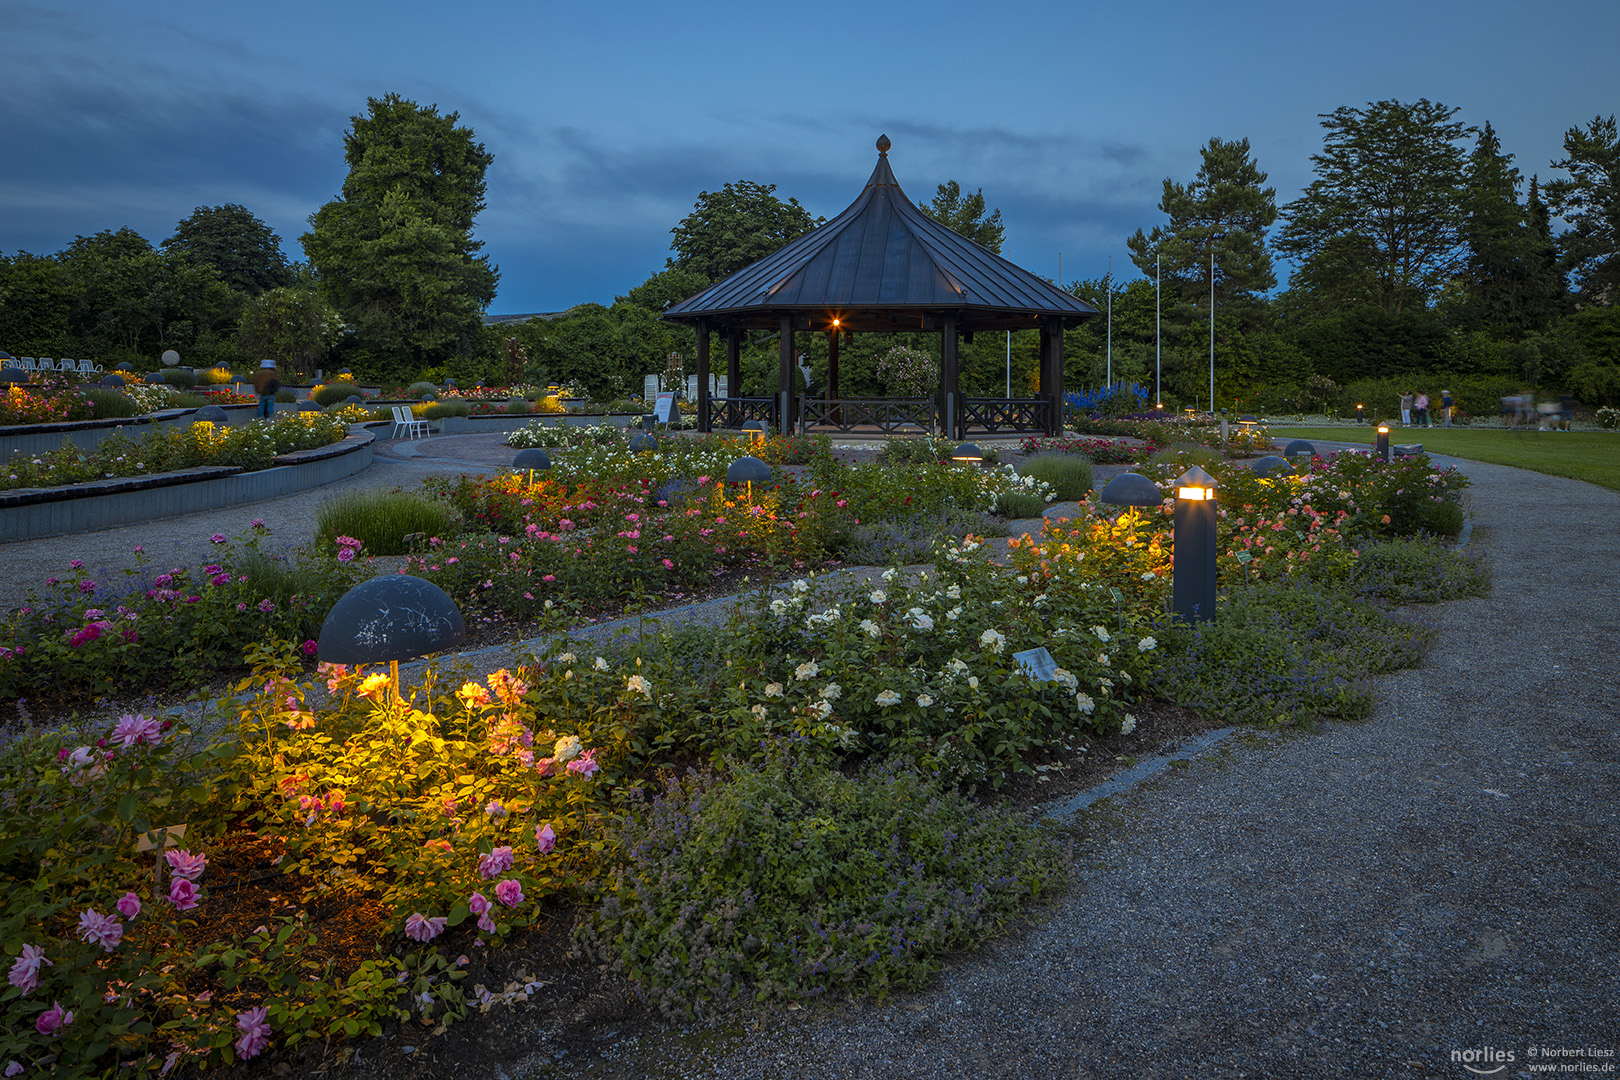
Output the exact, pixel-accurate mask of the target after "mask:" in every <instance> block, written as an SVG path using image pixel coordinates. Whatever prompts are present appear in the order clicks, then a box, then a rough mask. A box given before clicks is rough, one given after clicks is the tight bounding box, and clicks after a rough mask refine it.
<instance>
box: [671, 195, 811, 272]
mask: <svg viewBox="0 0 1620 1080" xmlns="http://www.w3.org/2000/svg"><path fill="white" fill-rule="evenodd" d="M775 191H776V185H775V184H756V183H755V182H753V181H752V180H739V181H737V182H736V183H735V184H727V185H726V186H725V187H723V188H721V189H720V190H719V191H704V192H700V193H699V194H698V198H697V202H696V203H695V204H694V205H693V208H692V212H691V213H690V214H688V215H686V216H685V217H684V218H682V219H681V220H680V221H679V222H678V223H677V224H676V225H675V227H674V228H673V229H671V230H669V231H670V234H671V235H672V236H674V237H675V239H674V240H673V241H671V243H670V245H669V246H670V249H671V250H672V251H674V253H675V254H674V255H673V256H671V257H670V258H669V259H668V260H667V261H666V264H665V265H667V266H669V267H670V268H672V269H676V270H688V271H691V272H692V273H694V274H698V275H701V276H702V277H703V278H704V283H705V284H706V285H712V284H713V283H714V282H716V281H719V280H720V279H721V278H723V277H726V276H728V275H730V274H734V273H736V272H737V271H738V270H741V269H742V268H743V267H745V266H747V265H748V264H749V263H752V262H756V261H758V260H759V259H763V258H764V257H765V256H767V255H769V254H770V253H771V252H773V251H775V250H776V249H777V248H779V247H781V246H782V245H784V244H786V243H788V242H789V241H791V240H797V239H798V238H799V237H801V236H803V235H804V234H805V233H807V232H809V231H810V230H811V229H813V228H815V227H816V226H818V225H820V224H821V223H822V222H823V221H824V220H825V219H824V218H813V217H811V216H810V211H808V210H806V209H805V208H804V207H802V206H800V205H799V200H797V199H791V198H790V199H788V201H787V202H783V201H782V200H781V199H778V198H777V197H776V196H775V195H774V194H773V192H775Z"/></svg>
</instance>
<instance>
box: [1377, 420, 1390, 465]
mask: <svg viewBox="0 0 1620 1080" xmlns="http://www.w3.org/2000/svg"><path fill="white" fill-rule="evenodd" d="M1377 456H1378V460H1379V461H1388V460H1389V425H1388V424H1379V425H1378V455H1377Z"/></svg>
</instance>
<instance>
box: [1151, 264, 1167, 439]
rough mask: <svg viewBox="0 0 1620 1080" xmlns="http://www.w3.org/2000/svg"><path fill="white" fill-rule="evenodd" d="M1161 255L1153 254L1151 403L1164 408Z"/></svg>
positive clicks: (1162, 272) (1162, 270)
mask: <svg viewBox="0 0 1620 1080" xmlns="http://www.w3.org/2000/svg"><path fill="white" fill-rule="evenodd" d="M1162 257H1163V256H1160V255H1158V254H1155V255H1154V256H1153V405H1154V407H1155V408H1158V409H1162V408H1164V376H1163V375H1162V374H1161V372H1162V370H1163V367H1164V364H1163V360H1162V359H1161V357H1162V355H1163V351H1164V342H1163V335H1162V334H1161V333H1160V332H1159V312H1160V309H1161V307H1162V304H1161V303H1160V300H1159V283H1160V281H1161V280H1162V279H1163V277H1164V268H1163V267H1162V266H1161V265H1160V262H1159V260H1160V259H1161V258H1162Z"/></svg>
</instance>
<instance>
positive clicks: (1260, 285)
mask: <svg viewBox="0 0 1620 1080" xmlns="http://www.w3.org/2000/svg"><path fill="white" fill-rule="evenodd" d="M1199 154H1200V156H1201V157H1202V159H1203V161H1202V164H1200V165H1199V168H1198V175H1197V176H1196V177H1194V179H1193V182H1192V183H1191V184H1188V185H1186V186H1183V185H1181V184H1178V183H1176V182H1175V181H1174V180H1171V179H1170V178H1168V177H1166V178H1165V181H1164V194H1163V195H1162V196H1161V197H1160V199H1159V209H1160V210H1161V211H1163V212H1164V214H1165V216H1167V217H1168V218H1169V219H1170V222H1169V224H1168V225H1166V226H1164V227H1163V228H1160V227H1159V226H1157V225H1155V226H1154V227H1153V231H1152V232H1151V233H1147V234H1144V233H1143V232H1142V230H1141V229H1137V230H1136V234H1135V235H1134V236H1132V237H1131V238H1130V239H1129V240H1127V241H1126V246H1127V247H1129V248H1130V249H1131V261H1132V262H1134V263H1135V264H1136V266H1137V268H1138V269H1140V270H1141V271H1142V273H1144V274H1146V275H1147V276H1148V278H1149V279H1150V280H1151V279H1152V278H1153V276H1154V274H1155V273H1156V272H1161V273H1162V274H1163V276H1164V279H1165V280H1166V282H1168V283H1169V285H1170V286H1171V290H1172V291H1171V296H1173V297H1179V298H1180V299H1181V300H1183V301H1187V302H1192V303H1200V302H1203V300H1204V298H1205V297H1207V296H1208V295H1209V273H1210V269H1209V267H1210V256H1211V255H1213V256H1214V260H1215V271H1214V272H1215V295H1216V306H1217V307H1218V308H1221V309H1223V310H1227V309H1230V308H1231V307H1233V306H1234V305H1239V306H1242V307H1244V308H1248V309H1251V310H1252V309H1253V308H1254V306H1255V301H1256V300H1257V299H1258V294H1261V293H1265V292H1268V291H1269V290H1271V289H1272V288H1274V287H1275V286H1276V284H1277V277H1276V275H1275V274H1274V273H1273V272H1272V269H1271V253H1270V252H1269V251H1267V250H1266V230H1267V229H1269V228H1271V226H1272V223H1273V222H1275V221H1276V220H1277V189H1276V188H1270V187H1262V186H1261V185H1263V184H1264V183H1265V182H1266V174H1265V173H1263V172H1261V171H1260V167H1259V165H1258V164H1257V163H1256V162H1255V161H1254V159H1253V158H1252V157H1250V154H1249V140H1248V139H1238V140H1236V141H1233V142H1225V141H1223V140H1221V139H1210V140H1209V144H1208V145H1207V146H1205V147H1203V148H1202V149H1201V150H1200V151H1199ZM1155 257H1157V262H1158V264H1159V265H1158V266H1156V265H1155V264H1156V259H1155Z"/></svg>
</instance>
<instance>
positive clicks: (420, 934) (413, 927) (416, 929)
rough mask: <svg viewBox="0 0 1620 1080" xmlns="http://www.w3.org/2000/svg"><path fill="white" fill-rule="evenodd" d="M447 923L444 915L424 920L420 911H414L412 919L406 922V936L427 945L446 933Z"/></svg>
mask: <svg viewBox="0 0 1620 1080" xmlns="http://www.w3.org/2000/svg"><path fill="white" fill-rule="evenodd" d="M446 921H447V920H446V919H445V918H444V917H443V916H442V915H438V916H434V917H433V918H431V919H429V918H423V917H422V913H421V912H420V911H413V912H412V913H411V917H410V918H408V919H406V920H405V936H406V937H408V938H410V939H411V940H412V941H420V942H421V943H422V944H424V945H426V944H427V943H428V942H430V941H432V940H433V939H434V938H436V937H438V936H439V935H440V934H442V933H443V932H444V924H445V922H446Z"/></svg>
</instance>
